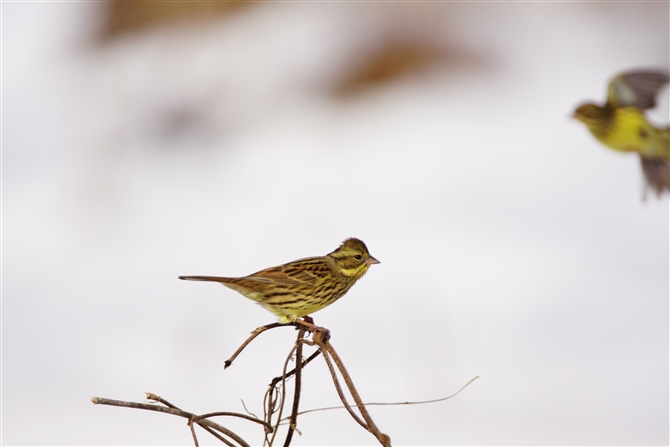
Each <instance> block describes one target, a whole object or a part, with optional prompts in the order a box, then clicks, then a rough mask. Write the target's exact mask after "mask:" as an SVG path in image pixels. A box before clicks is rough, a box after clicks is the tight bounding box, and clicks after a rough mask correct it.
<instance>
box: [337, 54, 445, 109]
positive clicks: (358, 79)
mask: <svg viewBox="0 0 670 447" xmlns="http://www.w3.org/2000/svg"><path fill="white" fill-rule="evenodd" d="M452 56H453V55H448V54H445V52H444V51H441V50H438V49H436V48H433V47H430V46H427V45H426V46H411V45H404V44H393V45H389V46H386V47H383V48H381V49H380V50H379V51H377V52H376V53H373V54H371V55H370V56H369V57H367V58H366V59H365V60H364V61H363V62H362V63H360V64H359V65H358V66H357V67H354V68H353V69H352V71H351V75H350V76H348V77H347V78H346V79H344V80H343V82H341V83H339V84H338V85H337V86H336V87H335V94H336V95H337V96H341V97H349V96H353V95H356V94H358V93H360V92H362V91H363V90H365V89H367V88H369V87H372V86H374V85H378V84H383V83H386V82H390V81H393V80H395V79H398V78H401V77H403V76H406V75H408V74H410V73H413V72H416V71H418V70H421V69H424V68H426V67H428V66H433V65H437V64H441V63H445V62H447V60H448V59H451V58H452Z"/></svg>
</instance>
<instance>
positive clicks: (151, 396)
mask: <svg viewBox="0 0 670 447" xmlns="http://www.w3.org/2000/svg"><path fill="white" fill-rule="evenodd" d="M144 394H145V395H146V396H147V399H149V400H153V401H156V402H160V403H162V404H163V405H165V406H166V407H170V408H176V409H177V410H179V409H180V408H178V407H177V406H176V405H172V404H171V403H170V402H168V401H167V400H165V399H163V398H162V397H160V396H157V395H156V394H154V393H144Z"/></svg>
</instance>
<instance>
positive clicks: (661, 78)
mask: <svg viewBox="0 0 670 447" xmlns="http://www.w3.org/2000/svg"><path fill="white" fill-rule="evenodd" d="M669 79H670V78H669V77H668V74H667V73H663V72H659V71H631V72H628V73H623V74H621V75H619V76H617V77H616V78H614V79H613V80H612V82H610V85H609V87H608V90H607V103H608V104H610V105H612V106H635V107H639V108H640V109H651V108H652V107H654V106H655V105H656V95H657V94H658V92H659V90H661V88H662V87H663V85H665V84H667V83H668V80H669Z"/></svg>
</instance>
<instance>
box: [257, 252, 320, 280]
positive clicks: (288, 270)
mask: <svg viewBox="0 0 670 447" xmlns="http://www.w3.org/2000/svg"><path fill="white" fill-rule="evenodd" d="M329 274H330V267H329V265H328V263H327V262H326V261H325V260H324V259H323V258H307V259H300V260H298V261H293V262H289V263H288V264H284V265H280V266H277V267H270V268H268V269H265V270H261V271H260V272H256V273H254V274H252V275H249V276H247V277H245V279H249V280H252V281H261V282H271V283H275V284H296V285H297V284H307V285H315V284H316V283H317V281H319V279H321V278H324V277H326V276H328V275H329Z"/></svg>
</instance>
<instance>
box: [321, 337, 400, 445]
mask: <svg viewBox="0 0 670 447" xmlns="http://www.w3.org/2000/svg"><path fill="white" fill-rule="evenodd" d="M314 342H315V343H316V344H318V345H319V348H320V349H321V351H322V352H323V357H324V358H325V359H326V363H327V364H328V369H329V370H330V374H331V376H332V377H333V383H334V384H335V388H336V389H337V394H338V395H339V396H340V399H341V400H342V403H343V404H344V406H345V407H346V409H347V411H349V414H351V416H352V417H353V418H354V419H355V420H356V422H358V423H359V424H360V425H361V426H363V427H364V428H365V429H366V430H368V431H369V432H370V433H372V434H373V435H374V436H375V437H376V438H377V440H378V441H379V443H380V444H381V445H383V446H384V447H390V446H391V438H390V437H389V436H388V435H387V434H385V433H382V432H381V431H380V430H379V428H377V425H376V424H375V422H374V421H373V420H372V417H371V416H370V413H368V410H367V409H366V408H365V404H364V403H363V401H362V400H361V396H360V395H359V394H358V391H357V390H356V387H355V386H354V382H353V381H352V380H351V376H350V375H349V373H348V372H347V369H346V368H345V367H344V363H342V360H341V359H340V357H339V356H338V355H337V352H336V351H335V349H334V348H333V346H332V345H331V344H330V342H329V341H328V338H325V337H321V334H320V333H317V334H314ZM328 357H332V359H333V361H334V362H335V365H336V366H337V369H338V370H339V371H340V374H342V378H343V379H344V382H345V383H346V384H347V388H349V392H350V393H351V397H353V398H354V402H356V406H357V407H358V410H359V411H360V412H361V415H362V416H363V419H365V422H363V421H361V419H360V418H359V417H358V416H357V415H355V413H354V411H353V409H352V408H351V407H350V406H349V403H348V402H347V401H346V399H345V397H344V393H342V389H341V387H340V386H339V383H338V381H337V375H336V374H335V371H334V370H333V367H332V365H331V363H330V361H329V359H328Z"/></svg>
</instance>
